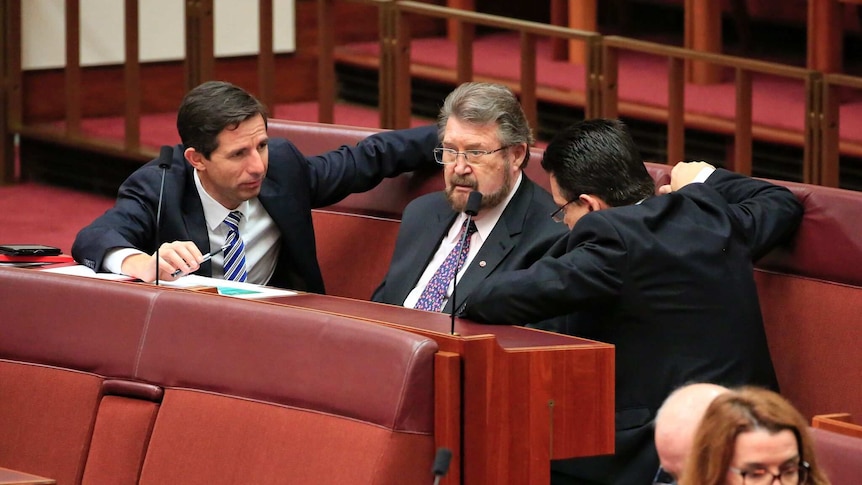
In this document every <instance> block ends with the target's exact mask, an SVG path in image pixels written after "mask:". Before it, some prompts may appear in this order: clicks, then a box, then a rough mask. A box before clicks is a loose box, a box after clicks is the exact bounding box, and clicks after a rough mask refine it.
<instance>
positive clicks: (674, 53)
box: [600, 36, 822, 184]
mask: <svg viewBox="0 0 862 485" xmlns="http://www.w3.org/2000/svg"><path fill="white" fill-rule="evenodd" d="M602 46H603V49H604V52H603V55H602V59H603V61H604V66H603V72H602V80H601V83H600V85H601V87H602V89H603V93H602V96H601V98H602V100H603V102H604V106H603V109H602V115H603V116H604V117H608V118H616V117H617V116H618V115H619V113H620V112H621V111H623V110H625V111H626V112H627V114H629V115H636V116H638V117H642V118H646V119H653V120H662V121H666V122H667V140H668V141H667V162H668V163H676V162H677V161H680V160H683V159H684V158H685V150H684V146H685V145H684V144H685V129H686V127H700V128H704V129H706V130H708V131H712V132H718V133H726V134H730V135H732V136H733V140H734V157H733V167H732V168H733V169H734V170H735V171H737V172H740V173H743V174H746V175H751V166H752V140H753V139H754V137H755V136H759V137H760V138H762V139H769V140H780V141H783V142H786V143H789V144H795V145H801V146H803V147H804V155H803V161H802V181H803V182H805V183H813V184H816V183H819V177H820V174H819V169H818V158H819V155H820V141H821V140H820V128H821V127H820V122H819V121H820V118H819V115H818V114H819V112H820V110H821V109H822V106H821V104H820V92H821V79H822V75H821V74H820V73H819V72H817V71H813V70H810V69H803V68H798V67H791V66H785V65H781V64H775V63H770V62H763V61H757V60H753V59H747V58H741V57H734V56H728V55H721V54H710V53H706V52H699V51H694V50H690V49H683V48H679V47H672V46H667V45H664V44H656V43H653V42H643V41H637V40H632V39H627V38H623V37H616V36H608V37H604V39H603V41H602ZM621 51H633V52H639V53H642V54H650V55H654V56H659V57H662V58H665V59H666V60H667V78H668V93H667V94H668V103H667V106H666V107H656V106H643V105H640V106H638V105H633V104H631V103H628V104H627V105H625V104H626V103H625V102H624V101H622V100H620V99H619V96H618V95H617V87H618V84H619V83H618V71H619V62H618V59H619V53H620V52H621ZM686 63H701V64H703V65H706V66H714V67H713V68H714V69H716V70H717V71H718V72H721V71H722V70H723V69H731V70H733V72H734V76H735V86H734V87H735V94H736V96H735V100H736V110H735V111H736V112H735V117H734V118H732V119H727V118H721V117H716V116H710V115H705V114H699V113H695V112H691V111H688V112H687V111H686V109H685V88H686V82H685V73H686V68H685V66H686ZM757 73H760V74H768V75H771V76H776V77H780V78H787V79H797V80H800V81H802V82H803V83H804V86H805V88H804V91H805V95H806V99H805V114H804V116H805V118H804V120H803V126H804V128H803V132H802V133H801V134H800V133H794V132H792V131H789V130H784V129H778V128H774V127H770V126H764V125H755V124H754V123H753V122H752V112H753V108H752V105H753V96H752V77H753V75H754V74H757ZM621 105H624V106H621Z"/></svg>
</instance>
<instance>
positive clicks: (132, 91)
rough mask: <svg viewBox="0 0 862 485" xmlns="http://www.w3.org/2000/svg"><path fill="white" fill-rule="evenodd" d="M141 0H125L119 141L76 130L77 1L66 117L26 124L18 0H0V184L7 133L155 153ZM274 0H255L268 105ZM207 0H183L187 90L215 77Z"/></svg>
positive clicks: (120, 152) (9, 155)
mask: <svg viewBox="0 0 862 485" xmlns="http://www.w3.org/2000/svg"><path fill="white" fill-rule="evenodd" d="M139 3H140V2H139V0H125V4H124V12H125V13H124V19H123V23H124V25H125V30H124V38H123V41H124V43H125V62H124V65H123V95H124V99H125V106H124V109H123V113H122V116H123V118H124V124H125V135H124V139H123V141H122V142H120V143H116V142H112V141H106V140H104V139H99V138H95V137H90V136H86V135H84V134H83V133H82V131H81V122H82V118H83V114H82V113H83V112H84V110H83V101H84V100H83V91H84V90H83V86H82V72H83V69H82V66H81V62H80V51H81V40H80V33H81V29H80V0H65V2H64V7H65V12H66V17H65V27H66V29H65V32H66V33H65V45H66V48H65V67H64V68H63V78H64V82H63V86H64V90H65V93H64V117H63V121H64V123H63V128H62V131H60V130H57V129H56V127H48V126H45V124H44V123H39V124H32V123H25V122H24V109H23V100H24V90H25V89H26V86H24V81H23V72H22V64H21V45H22V19H21V4H22V1H21V0H0V22H2V24H0V25H2V26H3V32H4V34H3V37H2V41H0V42H2V43H0V47H1V48H2V53H3V58H4V59H5V61H4V62H3V63H2V64H3V70H2V87H3V90H2V98H0V107H2V109H3V114H4V116H3V118H2V120H0V128H2V141H0V144H2V150H0V168H2V172H0V184H2V183H10V182H12V181H13V180H14V175H15V174H14V171H15V170H14V152H13V149H14V147H13V139H12V137H13V134H20V135H21V136H26V137H29V138H33V139H37V140H44V141H50V142H56V143H58V144H62V145H67V146H74V147H78V148H81V149H84V150H89V151H94V152H97V153H101V154H105V155H110V156H117V157H123V158H129V159H137V160H140V161H145V160H149V159H150V158H152V157H153V156H154V155H156V154H157V152H156V151H154V149H153V148H151V147H143V146H141V142H140V137H141V103H142V95H141V93H142V83H141V62H140V57H139V51H140V49H139V47H140V43H139V35H138V34H139V30H138V11H139V10H138V8H139ZM272 12H273V0H259V18H260V19H261V21H259V32H260V53H259V54H258V56H257V64H258V90H257V93H256V94H257V97H258V98H259V99H260V100H261V102H262V103H264V104H265V105H266V106H267V107H268V108H269V109H270V110H271V109H272V108H273V106H274V101H273V98H274V95H273V93H274V84H275V69H274V59H275V55H274V53H273V47H272V39H273V26H272ZM213 13H214V12H213V0H187V1H186V2H185V31H186V46H185V54H186V55H185V61H184V79H183V80H182V81H178V82H182V83H184V85H185V87H186V89H190V88H191V87H194V86H196V85H198V84H200V83H201V82H204V81H207V80H210V79H214V76H215V54H214V38H213V32H214V29H213V20H214V15H213Z"/></svg>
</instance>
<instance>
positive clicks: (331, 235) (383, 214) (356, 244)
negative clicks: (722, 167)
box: [268, 118, 671, 300]
mask: <svg viewBox="0 0 862 485" xmlns="http://www.w3.org/2000/svg"><path fill="white" fill-rule="evenodd" d="M268 131H269V135H270V136H272V137H284V138H287V139H289V140H290V141H292V142H293V143H294V144H295V145H296V146H297V147H298V148H299V149H300V151H302V152H303V153H305V154H306V155H313V154H319V153H323V152H326V151H329V150H335V149H337V148H339V147H340V146H342V145H352V144H355V143H357V142H358V141H359V140H361V139H363V138H365V137H366V136H368V135H370V134H372V133H376V132H378V131H380V130H379V129H375V128H360V127H353V126H345V125H324V124H319V123H307V122H301V121H288V120H280V119H274V118H273V119H270V120H269V123H268ZM543 153H544V151H543V150H542V149H541V148H535V147H533V148H531V149H530V154H531V157H530V163H529V164H528V165H527V168H526V169H525V172H526V173H527V176H528V177H530V179H532V180H533V181H534V182H536V183H538V184H539V185H541V186H543V187H544V188H545V189H546V190H550V181H549V178H548V175H547V173H545V171H544V170H543V169H542V166H541V159H542V154H543ZM646 166H647V170H649V172H650V175H652V176H653V178H654V179H656V185H657V186H658V185H662V184H666V183H669V182H670V169H671V167H669V166H667V165H660V164H656V163H646ZM443 188H444V183H443V174H442V171H441V170H439V169H438V170H431V171H428V172H416V173H406V174H402V175H399V176H397V177H394V178H391V179H386V180H384V181H383V182H382V183H381V184H380V185H378V186H377V187H375V188H374V189H372V190H369V191H368V192H365V193H361V194H353V195H351V196H349V197H347V198H346V199H345V200H343V201H341V202H339V203H338V204H335V205H333V206H330V207H326V208H323V209H317V210H315V211H313V213H312V217H313V219H314V229H315V237H316V239H317V256H318V260H319V262H320V268H321V271H322V273H323V280H324V282H325V284H326V292H327V294H330V295H336V296H345V297H349V298H356V299H361V300H365V299H368V298H370V297H371V294H372V293H373V292H374V289H375V288H376V287H377V285H378V284H380V282H381V281H383V277H384V276H385V274H386V270H387V269H388V268H389V261H390V259H391V256H392V252H393V250H394V249H395V239H396V238H397V235H398V224H399V221H400V220H401V213H402V212H403V210H404V208H405V207H406V206H407V204H408V203H410V201H411V200H413V199H415V198H416V197H419V196H420V195H424V194H427V193H429V192H434V191H438V190H443Z"/></svg>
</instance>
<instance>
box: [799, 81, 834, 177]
mask: <svg viewBox="0 0 862 485" xmlns="http://www.w3.org/2000/svg"><path fill="white" fill-rule="evenodd" d="M824 110H825V108H824V102H823V73H821V72H817V71H811V72H810V73H809V75H808V77H807V78H806V79H805V128H804V130H805V131H804V137H805V138H804V140H805V141H804V143H803V147H804V148H803V150H804V152H803V155H802V182H803V183H806V184H815V185H817V184H820V183H821V182H822V181H821V180H820V177H821V170H822V159H821V157H822V154H823V153H822V148H823V122H824ZM835 111H836V114H835V117H836V119H837V116H838V115H837V106H835ZM837 171H838V166H837V162H836V164H835V177H836V180H835V185H837V184H838V180H837V177H838V173H837Z"/></svg>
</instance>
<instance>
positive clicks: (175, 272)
mask: <svg viewBox="0 0 862 485" xmlns="http://www.w3.org/2000/svg"><path fill="white" fill-rule="evenodd" d="M229 247H230V244H225V245H224V246H222V247H221V249H219V252H221V251H224V250H225V249H227V248H229ZM212 257H213V253H206V254H204V257H203V259H202V260H201V262H200V264H204V263H206V262H207V261H209V260H210V259H212ZM182 273H183V270H181V269H178V270H176V271H174V272H173V273H171V277H173V278H176V277H177V276H179V275H181V274H182Z"/></svg>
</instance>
